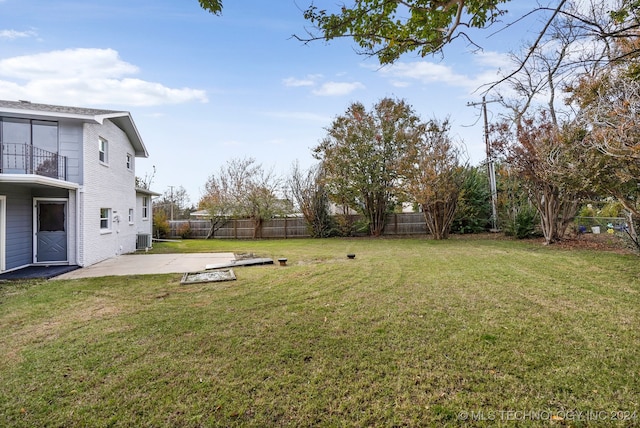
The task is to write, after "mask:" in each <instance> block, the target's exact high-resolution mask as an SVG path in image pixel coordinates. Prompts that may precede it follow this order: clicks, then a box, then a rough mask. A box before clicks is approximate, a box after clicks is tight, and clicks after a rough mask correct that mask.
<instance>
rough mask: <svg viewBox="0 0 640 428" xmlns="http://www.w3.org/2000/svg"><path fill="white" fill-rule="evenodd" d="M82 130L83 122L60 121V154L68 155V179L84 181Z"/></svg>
mask: <svg viewBox="0 0 640 428" xmlns="http://www.w3.org/2000/svg"><path fill="white" fill-rule="evenodd" d="M82 131H83V124H82V123H81V122H70V121H66V122H65V121H60V122H58V134H59V145H60V154H61V155H62V156H66V157H67V181H71V182H72V183H78V184H83V183H82Z"/></svg>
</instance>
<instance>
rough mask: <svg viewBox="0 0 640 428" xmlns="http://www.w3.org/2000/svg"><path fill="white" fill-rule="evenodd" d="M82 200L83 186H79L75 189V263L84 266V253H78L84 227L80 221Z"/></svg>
mask: <svg viewBox="0 0 640 428" xmlns="http://www.w3.org/2000/svg"><path fill="white" fill-rule="evenodd" d="M83 202H84V186H80V187H79V188H78V189H77V190H76V263H77V264H78V266H80V267H84V253H80V248H81V246H80V243H81V242H82V239H83V236H84V228H83V225H82V222H81V219H82V206H83Z"/></svg>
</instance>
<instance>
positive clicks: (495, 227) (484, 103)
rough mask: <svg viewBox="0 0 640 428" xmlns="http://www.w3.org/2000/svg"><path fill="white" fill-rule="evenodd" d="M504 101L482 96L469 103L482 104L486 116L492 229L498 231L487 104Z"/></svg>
mask: <svg viewBox="0 0 640 428" xmlns="http://www.w3.org/2000/svg"><path fill="white" fill-rule="evenodd" d="M500 101H502V98H500V99H495V100H488V101H487V100H486V99H485V97H484V96H483V97H482V101H481V102H479V103H478V102H476V103H471V102H469V103H467V106H468V107H471V106H479V105H481V106H482V114H483V117H484V144H485V148H486V152H487V175H488V176H489V190H490V192H491V231H492V232H497V231H498V230H499V229H498V189H497V186H496V170H495V166H494V164H493V154H492V151H491V145H490V144H489V121H488V119H487V104H489V103H497V102H500Z"/></svg>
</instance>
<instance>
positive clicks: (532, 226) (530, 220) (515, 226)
mask: <svg viewBox="0 0 640 428" xmlns="http://www.w3.org/2000/svg"><path fill="white" fill-rule="evenodd" d="M538 221H539V219H538V212H537V211H536V209H535V208H534V207H532V206H529V205H521V206H520V207H518V208H517V209H516V210H515V213H514V214H513V215H512V216H509V219H508V221H507V222H506V223H505V227H504V233H505V235H508V236H515V237H516V238H518V239H525V238H530V237H532V236H535V235H536V226H537V225H538Z"/></svg>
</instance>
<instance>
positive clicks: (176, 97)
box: [0, 49, 208, 106]
mask: <svg viewBox="0 0 640 428" xmlns="http://www.w3.org/2000/svg"><path fill="white" fill-rule="evenodd" d="M139 72H140V70H139V68H138V67H137V66H135V65H133V64H130V63H128V62H126V61H123V60H122V59H121V58H120V57H119V55H118V52H117V51H115V50H113V49H65V50H60V51H52V52H46V53H41V54H35V55H26V56H19V57H13V58H6V59H2V60H0V89H1V90H2V94H3V95H2V97H3V98H5V99H7V98H8V99H28V100H31V101H34V102H47V103H55V104H74V105H87V100H91V102H90V104H92V105H98V104H118V105H133V106H153V105H162V104H177V103H184V102H190V101H200V102H207V101H208V100H207V96H206V93H205V91H203V90H199V89H191V88H179V89H178V88H169V87H167V86H165V85H163V84H161V83H156V82H148V81H145V80H141V79H136V78H131V77H127V76H130V75H134V74H138V73H139Z"/></svg>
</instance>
